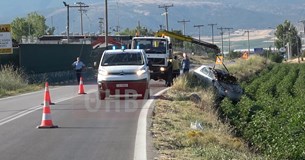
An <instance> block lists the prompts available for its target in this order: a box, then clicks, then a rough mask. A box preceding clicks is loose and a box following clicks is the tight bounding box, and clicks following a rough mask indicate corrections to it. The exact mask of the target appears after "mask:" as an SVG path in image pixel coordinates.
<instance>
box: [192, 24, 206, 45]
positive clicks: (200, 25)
mask: <svg viewBox="0 0 305 160" xmlns="http://www.w3.org/2000/svg"><path fill="white" fill-rule="evenodd" d="M194 27H195V28H198V30H199V41H200V28H201V27H204V25H203V24H199V25H194Z"/></svg>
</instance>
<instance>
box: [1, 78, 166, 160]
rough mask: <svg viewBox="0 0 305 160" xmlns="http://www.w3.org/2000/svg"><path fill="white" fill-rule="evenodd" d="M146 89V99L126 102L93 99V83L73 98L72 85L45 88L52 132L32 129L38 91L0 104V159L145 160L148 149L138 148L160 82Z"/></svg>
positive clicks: (37, 119) (39, 118)
mask: <svg viewBox="0 0 305 160" xmlns="http://www.w3.org/2000/svg"><path fill="white" fill-rule="evenodd" d="M151 86H152V87H151V99H150V100H128V101H126V100H115V99H107V100H104V101H100V100H98V97H97V92H96V91H97V85H96V84H95V83H92V84H86V83H85V86H84V88H85V92H87V94H86V95H78V94H77V93H78V86H77V85H70V86H57V87H52V86H51V87H50V88H49V90H50V95H51V101H52V102H54V103H55V105H51V106H50V108H51V116H52V121H53V124H54V125H58V126H59V128H54V129H37V128H36V127H37V126H38V125H40V123H41V121H42V107H43V106H42V105H41V103H42V102H43V94H44V90H41V91H38V92H33V93H29V94H24V95H20V96H14V97H9V98H3V99H0V128H1V129H0V142H1V145H0V159H1V160H42V159H43V160H133V159H143V157H146V156H147V157H148V159H150V157H152V156H153V155H151V154H150V153H149V151H150V149H149V148H148V149H147V152H145V151H146V148H145V147H143V146H149V142H148V143H146V141H145V140H146V138H147V137H146V135H147V133H146V131H145V130H146V129H147V128H146V117H147V111H148V110H151V109H152V108H151V107H150V108H149V105H150V104H151V103H152V102H153V99H154V96H153V95H154V94H156V93H157V92H159V91H161V90H163V89H165V87H164V82H162V83H161V82H160V83H158V82H154V81H152V84H151ZM146 102H148V103H146ZM145 104H146V105H145ZM143 107H144V108H143ZM143 113H144V114H143ZM148 113H149V112H148ZM143 117H144V118H143ZM143 141H144V142H143Z"/></svg>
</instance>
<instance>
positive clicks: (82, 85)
mask: <svg viewBox="0 0 305 160" xmlns="http://www.w3.org/2000/svg"><path fill="white" fill-rule="evenodd" d="M78 94H86V93H85V89H84V83H83V77H80V81H79V89H78Z"/></svg>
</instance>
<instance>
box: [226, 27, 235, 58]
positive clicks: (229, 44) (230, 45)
mask: <svg viewBox="0 0 305 160" xmlns="http://www.w3.org/2000/svg"><path fill="white" fill-rule="evenodd" d="M224 29H227V30H228V32H229V53H230V51H231V40H230V30H231V29H233V28H224Z"/></svg>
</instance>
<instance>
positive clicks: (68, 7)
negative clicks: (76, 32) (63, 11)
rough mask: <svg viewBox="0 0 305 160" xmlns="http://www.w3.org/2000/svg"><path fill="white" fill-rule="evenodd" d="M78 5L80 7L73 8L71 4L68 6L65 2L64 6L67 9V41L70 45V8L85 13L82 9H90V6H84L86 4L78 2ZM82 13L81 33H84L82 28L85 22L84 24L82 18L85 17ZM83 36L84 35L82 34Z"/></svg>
mask: <svg viewBox="0 0 305 160" xmlns="http://www.w3.org/2000/svg"><path fill="white" fill-rule="evenodd" d="M77 3H78V4H79V6H71V5H69V4H67V3H66V2H63V4H64V6H65V7H67V26H66V32H67V41H68V43H69V41H70V19H69V14H70V13H69V10H70V8H76V7H77V8H80V10H82V11H83V9H82V7H89V6H87V5H83V4H84V3H82V2H77ZM82 11H81V32H83V31H82V26H83V24H82V23H83V22H82V19H83V18H82V16H83V14H82V13H83V12H82ZM82 35H83V34H82Z"/></svg>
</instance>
